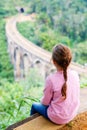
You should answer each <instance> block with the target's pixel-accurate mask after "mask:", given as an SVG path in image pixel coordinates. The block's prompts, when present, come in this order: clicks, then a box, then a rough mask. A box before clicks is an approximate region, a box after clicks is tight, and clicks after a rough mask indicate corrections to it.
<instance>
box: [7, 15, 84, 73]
mask: <svg viewBox="0 0 87 130" xmlns="http://www.w3.org/2000/svg"><path fill="white" fill-rule="evenodd" d="M26 20H31V21H33V20H34V17H33V15H28V16H24V15H16V16H14V17H12V18H10V19H9V20H8V22H7V24H6V36H7V39H8V40H9V39H10V40H11V41H13V42H14V44H17V45H18V46H20V47H21V48H23V49H25V50H26V51H27V52H30V53H32V55H36V56H37V57H39V58H40V59H43V61H45V62H47V63H49V64H50V59H51V53H50V52H48V51H46V50H44V49H42V48H40V47H38V46H36V45H35V44H33V43H32V42H31V41H29V40H27V39H26V38H24V37H23V36H22V35H21V34H20V33H19V32H18V30H17V27H16V24H17V22H22V21H26ZM70 67H71V68H72V69H74V70H76V71H77V72H78V73H80V74H87V68H85V67H84V66H82V65H80V64H77V63H74V62H72V64H71V66H70Z"/></svg>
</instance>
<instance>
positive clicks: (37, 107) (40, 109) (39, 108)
mask: <svg viewBox="0 0 87 130" xmlns="http://www.w3.org/2000/svg"><path fill="white" fill-rule="evenodd" d="M48 107H49V106H45V105H43V104H41V103H33V104H32V107H31V111H30V115H33V114H35V113H39V114H40V115H42V116H44V117H45V118H47V119H49V118H48V115H47V109H48Z"/></svg>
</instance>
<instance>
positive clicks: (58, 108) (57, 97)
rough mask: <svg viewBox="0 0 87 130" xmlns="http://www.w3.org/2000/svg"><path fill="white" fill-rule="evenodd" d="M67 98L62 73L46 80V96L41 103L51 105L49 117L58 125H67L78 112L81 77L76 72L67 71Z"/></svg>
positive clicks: (57, 73)
mask: <svg viewBox="0 0 87 130" xmlns="http://www.w3.org/2000/svg"><path fill="white" fill-rule="evenodd" d="M67 77H68V80H67V97H66V99H65V100H64V99H63V97H62V95H61V88H62V85H63V83H64V77H63V72H62V71H59V72H58V71H57V72H56V73H54V74H51V75H49V76H48V77H47V79H46V84H45V88H44V96H43V97H42V100H41V103H42V104H44V105H49V107H48V109H47V114H48V117H49V118H50V120H51V121H53V122H54V123H56V124H65V123H68V122H69V121H70V120H72V119H73V118H74V117H75V116H76V114H77V111H78V108H79V104H80V84H79V77H78V74H77V73H76V72H75V71H72V70H68V71H67Z"/></svg>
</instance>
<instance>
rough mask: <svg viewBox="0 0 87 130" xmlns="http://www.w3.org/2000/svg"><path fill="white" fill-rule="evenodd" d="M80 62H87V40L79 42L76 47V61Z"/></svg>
mask: <svg viewBox="0 0 87 130" xmlns="http://www.w3.org/2000/svg"><path fill="white" fill-rule="evenodd" d="M77 59H78V63H80V64H85V63H87V41H86V42H83V43H79V44H78V45H76V47H75V48H74V61H75V62H77Z"/></svg>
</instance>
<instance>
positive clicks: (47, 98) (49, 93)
mask: <svg viewBox="0 0 87 130" xmlns="http://www.w3.org/2000/svg"><path fill="white" fill-rule="evenodd" d="M52 98H53V88H52V82H51V80H50V79H49V78H47V79H46V83H45V88H44V91H43V97H42V100H41V103H42V104H43V105H49V104H50V102H51V100H52Z"/></svg>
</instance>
